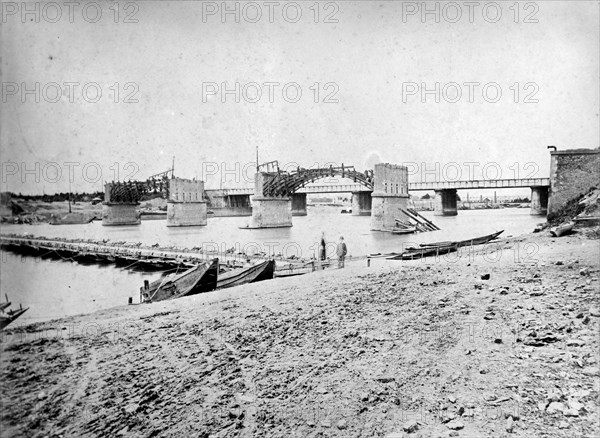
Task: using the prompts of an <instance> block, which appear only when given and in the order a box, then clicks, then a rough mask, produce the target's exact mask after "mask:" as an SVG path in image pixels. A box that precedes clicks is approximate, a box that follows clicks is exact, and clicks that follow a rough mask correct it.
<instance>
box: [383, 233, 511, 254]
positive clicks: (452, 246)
mask: <svg viewBox="0 0 600 438" xmlns="http://www.w3.org/2000/svg"><path fill="white" fill-rule="evenodd" d="M503 232H504V230H501V231H497V232H496V233H492V234H488V235H486V236H481V237H476V238H473V239H465V240H459V241H446V242H435V243H422V244H420V246H419V247H418V248H410V249H408V250H406V251H404V252H403V253H402V254H399V255H395V256H391V257H388V258H387V259H388V260H414V259H420V258H423V257H431V256H440V255H444V254H448V253H451V252H454V251H458V249H459V248H462V247H465V246H472V245H482V244H484V243H488V242H490V241H492V240H494V239H495V238H496V237H498V236H499V235H500V234H502V233H503Z"/></svg>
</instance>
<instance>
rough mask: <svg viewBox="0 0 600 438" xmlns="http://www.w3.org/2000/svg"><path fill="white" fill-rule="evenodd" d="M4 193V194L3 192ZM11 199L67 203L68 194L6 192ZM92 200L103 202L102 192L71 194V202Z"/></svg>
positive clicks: (145, 198) (157, 195)
mask: <svg viewBox="0 0 600 438" xmlns="http://www.w3.org/2000/svg"><path fill="white" fill-rule="evenodd" d="M3 193H5V192H3ZM8 193H9V194H10V197H11V198H14V199H22V200H24V201H42V202H67V201H68V200H69V193H68V192H61V193H54V194H52V195H24V194H22V193H13V192H8ZM162 197H163V194H162V193H148V194H146V195H144V196H142V199H141V201H149V200H151V199H154V198H162ZM94 198H100V199H101V200H103V201H104V192H92V193H85V192H84V193H71V197H70V199H71V202H90V201H91V200H92V199H94Z"/></svg>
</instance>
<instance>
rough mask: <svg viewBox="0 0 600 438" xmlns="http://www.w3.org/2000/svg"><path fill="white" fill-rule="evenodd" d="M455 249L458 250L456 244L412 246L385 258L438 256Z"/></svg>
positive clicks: (407, 258)
mask: <svg viewBox="0 0 600 438" xmlns="http://www.w3.org/2000/svg"><path fill="white" fill-rule="evenodd" d="M456 250H458V246H457V245H447V246H430V247H422V248H413V249H409V250H407V251H404V252H403V253H402V254H399V255H396V256H392V257H388V258H387V260H414V259H420V258H423V257H430V256H439V255H443V254H448V253H451V252H454V251H456Z"/></svg>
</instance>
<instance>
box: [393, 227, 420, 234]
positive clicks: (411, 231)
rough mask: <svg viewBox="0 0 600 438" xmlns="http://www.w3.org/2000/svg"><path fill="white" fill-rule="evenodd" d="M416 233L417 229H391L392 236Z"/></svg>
mask: <svg viewBox="0 0 600 438" xmlns="http://www.w3.org/2000/svg"><path fill="white" fill-rule="evenodd" d="M416 231H417V227H405V228H400V227H398V228H393V229H392V234H411V233H414V232H416Z"/></svg>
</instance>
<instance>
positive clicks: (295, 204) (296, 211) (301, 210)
mask: <svg viewBox="0 0 600 438" xmlns="http://www.w3.org/2000/svg"><path fill="white" fill-rule="evenodd" d="M306 215H307V212H306V193H294V194H293V195H292V216H306Z"/></svg>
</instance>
